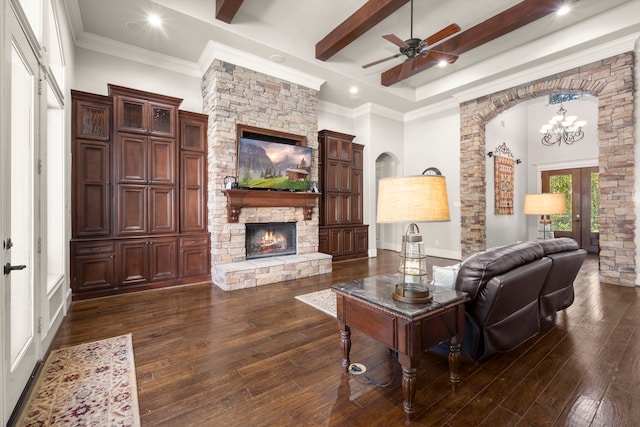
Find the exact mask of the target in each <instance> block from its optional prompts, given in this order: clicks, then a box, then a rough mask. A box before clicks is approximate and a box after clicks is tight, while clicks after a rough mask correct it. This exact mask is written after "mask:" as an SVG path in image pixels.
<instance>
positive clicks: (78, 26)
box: [62, 0, 84, 43]
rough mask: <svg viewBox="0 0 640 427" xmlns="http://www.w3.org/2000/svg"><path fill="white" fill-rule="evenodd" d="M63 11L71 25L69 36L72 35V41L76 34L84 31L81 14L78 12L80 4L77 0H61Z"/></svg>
mask: <svg viewBox="0 0 640 427" xmlns="http://www.w3.org/2000/svg"><path fill="white" fill-rule="evenodd" d="M62 3H63V5H64V10H65V13H66V14H67V20H68V21H69V26H70V27H71V37H73V41H74V43H75V42H76V41H77V39H78V36H79V35H80V34H82V33H84V24H83V23H82V14H80V5H79V4H78V0H64V1H63V2H62Z"/></svg>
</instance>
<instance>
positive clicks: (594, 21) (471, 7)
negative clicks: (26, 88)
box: [65, 0, 640, 112]
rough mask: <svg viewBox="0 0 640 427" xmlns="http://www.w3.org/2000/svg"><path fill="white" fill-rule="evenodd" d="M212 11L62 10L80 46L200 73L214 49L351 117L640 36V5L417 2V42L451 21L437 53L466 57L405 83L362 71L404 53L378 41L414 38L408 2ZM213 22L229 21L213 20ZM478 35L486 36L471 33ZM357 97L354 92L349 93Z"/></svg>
mask: <svg viewBox="0 0 640 427" xmlns="http://www.w3.org/2000/svg"><path fill="white" fill-rule="evenodd" d="M217 1H218V2H219V5H220V6H222V7H223V9H220V10H217V9H216V0H136V1H131V0H109V1H104V0H65V2H66V4H67V7H68V11H69V14H70V16H71V18H72V20H71V21H72V25H73V28H74V37H75V39H76V44H77V45H78V46H80V47H85V48H89V49H96V50H101V51H103V52H108V53H111V54H115V55H118V54H121V55H122V56H125V57H129V58H130V59H136V57H138V58H139V59H140V60H146V61H147V62H151V63H154V62H155V63H159V64H167V63H169V64H172V65H171V67H172V68H173V69H177V70H187V71H186V72H189V73H190V74H194V73H196V72H195V71H194V70H198V65H197V64H198V62H199V61H200V62H202V61H203V58H204V52H205V51H206V47H207V44H208V43H210V42H212V43H215V45H217V46H224V47H225V48H230V49H233V50H234V51H236V52H239V53H241V54H246V55H248V58H254V59H255V60H256V61H257V63H261V64H262V65H261V66H262V67H265V66H268V64H273V65H274V67H279V68H281V69H283V68H285V69H289V70H291V71H292V72H297V73H305V74H306V75H309V76H313V77H314V78H317V79H320V81H324V83H323V84H322V86H321V89H320V99H322V100H325V101H328V102H332V103H336V104H339V105H343V106H345V107H349V108H356V107H359V106H361V105H363V104H366V103H375V104H378V105H381V106H385V107H389V108H391V109H394V110H397V111H399V112H408V111H412V110H416V109H419V108H420V107H423V106H426V105H429V104H433V103H437V102H439V101H443V100H447V99H451V97H453V96H456V95H457V94H460V93H461V92H464V91H466V90H469V89H470V88H472V87H477V86H478V85H482V84H487V83H488V82H490V81H496V80H498V79H502V80H505V79H506V80H508V79H510V78H512V77H513V76H516V75H526V74H527V73H530V72H531V71H532V70H535V69H538V68H539V67H548V66H549V65H548V64H558V63H562V62H563V61H567V60H569V61H568V62H567V63H568V64H569V65H570V64H571V63H572V62H571V58H575V61H579V60H580V59H579V57H580V56H581V55H583V56H584V54H585V52H590V53H589V55H592V56H594V59H593V60H595V59H600V58H595V57H596V56H598V55H599V56H601V57H602V58H604V57H607V56H611V55H615V54H617V53H620V52H619V51H620V50H622V51H628V50H630V47H631V48H632V46H633V41H634V40H635V38H636V37H637V36H638V35H639V34H640V19H638V18H637V17H638V16H640V0H606V1H602V0H580V1H577V2H573V9H572V11H571V12H570V13H569V14H568V15H564V16H557V15H556V14H555V13H549V12H548V10H545V11H544V13H542V12H540V10H537V11H536V10H535V9H536V8H535V7H534V9H526V8H527V7H529V6H532V5H533V6H535V4H536V3H537V4H538V6H540V5H543V6H544V7H542V8H546V9H548V8H550V7H552V6H554V4H555V3H561V2H562V1H561V0H536V1H532V0H473V1H469V0H447V1H441V0H414V6H413V8H414V20H413V36H414V37H416V38H420V39H423V38H426V37H427V36H430V35H432V34H434V33H436V32H437V31H439V30H441V29H442V28H445V27H447V26H448V25H450V24H452V23H456V24H458V25H459V26H460V27H461V31H460V32H458V33H456V34H455V35H452V36H450V37H448V38H445V39H443V41H442V42H441V44H440V45H436V46H437V47H438V48H442V49H443V50H446V51H448V52H451V53H455V54H457V55H459V57H458V58H457V60H456V61H455V62H454V63H453V64H450V65H448V66H447V67H444V68H440V67H438V66H433V65H434V63H431V64H428V66H422V67H419V66H420V64H417V65H416V67H415V68H414V69H413V70H412V71H411V73H409V74H408V76H407V78H398V77H399V73H400V68H401V64H402V62H403V59H404V57H399V58H395V59H391V60H389V61H385V62H382V63H380V64H377V65H374V66H371V67H368V68H362V65H365V64H368V63H371V62H374V61H376V60H378V59H381V58H385V57H389V56H393V55H395V54H396V53H398V52H399V47H398V46H397V45H396V44H394V43H392V42H390V41H388V40H385V39H384V38H383V37H382V36H384V35H387V34H394V35H396V36H397V37H398V38H399V39H400V40H407V39H409V38H410V36H411V33H410V31H411V17H410V2H409V1H408V0H370V1H367V0H349V1H327V0H244V1H241V0H217ZM378 5H385V7H384V8H383V7H380V9H381V10H380V11H378V12H377V16H374V17H371V16H369V17H368V19H369V21H367V22H364V23H363V22H362V21H358V19H359V17H358V12H359V11H360V12H361V11H362V10H365V11H366V10H368V11H369V12H370V11H371V10H372V8H373V9H374V10H375V8H377V7H378ZM533 6H532V7H533ZM537 9H541V7H538V8H537ZM518 11H519V12H518ZM148 12H155V13H157V14H159V15H160V16H161V17H162V19H163V21H164V24H163V26H162V28H160V29H155V28H151V27H149V26H148V24H147V23H146V20H145V15H146V13H148ZM216 12H218V14H219V16H220V17H221V18H224V19H216ZM516 12H517V13H520V15H521V16H519V17H517V18H518V19H515V18H516V17H515V13H516ZM532 14H538V15H540V16H532ZM352 15H353V16H355V18H353V17H352V18H350V17H351V16H352ZM360 18H361V17H360ZM365 18H366V17H365ZM350 19H351V20H350ZM225 21H229V22H225ZM518 21H522V22H520V23H518ZM529 21H531V22H529ZM341 25H342V27H341ZM345 25H347V26H349V25H350V26H353V27H354V28H353V29H351V30H350V31H352V33H353V34H352V36H351V37H349V32H347V33H346V34H347V35H346V36H345V35H344V34H338V41H339V42H338V46H337V48H336V49H334V51H327V50H324V51H323V49H324V48H325V47H326V43H325V46H324V47H323V45H322V42H323V41H326V39H327V38H330V37H331V36H332V35H333V36H334V37H335V36H336V33H335V32H334V31H339V30H340V29H341V28H342V29H344V26H345ZM483 25H484V29H483V31H482V32H478V31H476V32H475V33H474V32H473V31H474V29H477V28H481V27H482V26H483ZM489 30H492V31H493V33H494V34H490V33H491V32H492V31H489ZM332 32H333V33H332ZM487 34H489V35H488V36H487ZM340 37H343V38H344V39H343V40H340ZM465 37H466V38H465ZM621 41H622V42H621ZM343 45H344V46H343ZM141 49H142V50H141ZM318 52H319V54H317V53H318ZM317 56H318V57H317ZM143 58H146V59H143ZM149 58H152V59H149ZM153 58H157V61H154V60H153ZM318 58H320V59H318ZM578 63H579V62H578ZM583 63H584V62H583ZM265 64H266V65H265ZM203 65H205V66H206V65H207V64H202V63H201V64H200V70H199V72H201V68H202V66H203ZM423 65H424V64H423ZM556 71H558V70H553V69H551V68H549V72H556ZM538 72H544V71H543V70H538ZM351 87H357V88H358V93H357V94H352V93H350V92H349V89H350V88H351Z"/></svg>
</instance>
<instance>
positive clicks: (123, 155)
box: [117, 133, 148, 184]
mask: <svg viewBox="0 0 640 427" xmlns="http://www.w3.org/2000/svg"><path fill="white" fill-rule="evenodd" d="M147 143H148V138H147V137H146V136H140V135H128V134H123V133H119V134H118V138H117V150H118V182H119V183H129V184H146V183H147V180H148V179H147V175H148V174H147V163H148V162H147Z"/></svg>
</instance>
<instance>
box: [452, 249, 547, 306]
mask: <svg viewBox="0 0 640 427" xmlns="http://www.w3.org/2000/svg"><path fill="white" fill-rule="evenodd" d="M543 254H544V253H543V249H542V246H540V244H538V243H537V242H532V241H530V242H520V243H512V244H509V245H506V246H500V247H498V248H494V249H491V250H488V251H485V252H479V253H477V254H474V255H472V256H470V257H469V258H467V259H466V260H464V262H463V263H462V264H461V265H460V271H459V272H458V277H457V278H456V290H458V291H462V292H467V293H468V294H469V298H471V300H475V299H476V297H477V294H478V292H479V291H480V290H481V289H482V288H483V287H484V286H485V284H486V283H487V282H488V281H489V280H491V278H492V277H494V276H497V275H500V274H504V273H506V272H508V271H510V270H513V269H514V268H517V267H519V266H521V265H524V264H528V263H530V262H532V261H534V260H536V259H539V258H542V256H543Z"/></svg>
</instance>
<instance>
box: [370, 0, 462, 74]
mask: <svg viewBox="0 0 640 427" xmlns="http://www.w3.org/2000/svg"><path fill="white" fill-rule="evenodd" d="M458 31H460V26H459V25H458V24H451V25H448V26H446V27H444V28H443V29H442V30H440V31H438V32H437V33H435V34H432V35H430V36H429V37H427V38H426V39H424V40H422V39H418V38H414V37H413V0H411V37H410V38H409V39H408V40H405V41H403V40H402V39H401V38H400V37H398V36H396V35H395V34H387V35H384V36H382V38H384V39H385V40H387V41H390V42H391V43H393V44H395V45H396V46H398V47H399V48H400V52H399V53H396V54H395V55H392V56H389V57H387V58H382V59H379V60H377V61H373V62H371V63H369V64H366V65H363V66H362V68H368V67H371V66H373V65H377V64H380V63H382V62H385V61H388V60H390V59H394V58H398V57H400V56H402V55H404V56H406V57H407V59H405V61H404V62H403V64H402V69H401V70H400V76H399V80H404V79H406V78H407V77H409V73H410V72H411V69H412V68H413V63H414V61H415V59H416V57H418V56H421V57H423V58H426V59H427V60H428V59H433V60H434V62H439V61H445V62H447V63H449V64H453V63H454V62H455V61H456V60H457V59H458V55H454V54H451V53H446V52H440V51H437V50H434V49H433V47H434V45H435V44H436V43H438V42H439V41H442V40H444V39H446V38H447V37H449V36H451V35H453V34H455V33H457V32H458Z"/></svg>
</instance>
